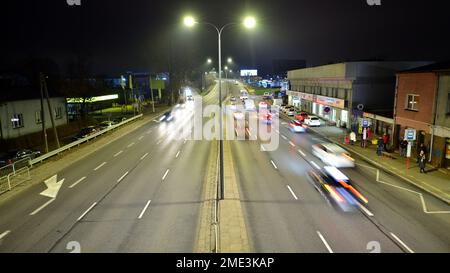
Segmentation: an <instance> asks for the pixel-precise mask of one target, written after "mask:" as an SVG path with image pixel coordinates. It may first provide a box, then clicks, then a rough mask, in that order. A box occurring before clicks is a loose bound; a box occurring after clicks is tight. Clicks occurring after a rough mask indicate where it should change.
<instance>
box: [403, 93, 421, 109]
mask: <svg viewBox="0 0 450 273" xmlns="http://www.w3.org/2000/svg"><path fill="white" fill-rule="evenodd" d="M419 102H420V96H419V95H412V94H408V95H406V109H407V110H412V111H419Z"/></svg>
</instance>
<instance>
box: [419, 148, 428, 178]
mask: <svg viewBox="0 0 450 273" xmlns="http://www.w3.org/2000/svg"><path fill="white" fill-rule="evenodd" d="M425 165H426V156H425V153H424V152H421V153H420V155H419V167H420V172H421V173H427V172H426V171H425Z"/></svg>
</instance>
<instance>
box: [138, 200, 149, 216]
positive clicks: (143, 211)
mask: <svg viewBox="0 0 450 273" xmlns="http://www.w3.org/2000/svg"><path fill="white" fill-rule="evenodd" d="M150 202H152V200H148V202H147V204H146V205H145V207H144V209H143V210H142V211H141V214H139V217H138V219H142V216H144V213H145V211H146V210H147V208H148V206H149V205H150Z"/></svg>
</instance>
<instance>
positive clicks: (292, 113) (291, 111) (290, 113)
mask: <svg viewBox="0 0 450 273" xmlns="http://www.w3.org/2000/svg"><path fill="white" fill-rule="evenodd" d="M296 114H297V111H296V110H295V108H294V107H291V108H288V109H287V110H286V115H288V116H290V117H293V116H295V115H296Z"/></svg>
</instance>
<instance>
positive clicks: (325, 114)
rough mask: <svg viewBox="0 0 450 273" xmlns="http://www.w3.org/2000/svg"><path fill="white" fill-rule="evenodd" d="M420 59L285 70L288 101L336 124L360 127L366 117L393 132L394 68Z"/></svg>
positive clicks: (411, 65) (379, 128)
mask: <svg viewBox="0 0 450 273" xmlns="http://www.w3.org/2000/svg"><path fill="white" fill-rule="evenodd" d="M424 64H428V63H423V62H379V61H367V62H345V63H337V64H330V65H322V66H317V67H310V68H304V69H297V70H292V71H289V72H288V80H289V82H290V90H289V91H288V92H287V95H288V101H289V104H291V105H294V106H297V107H298V108H299V109H300V110H302V111H306V112H309V113H313V114H315V115H318V116H320V117H322V118H323V119H325V120H328V121H329V122H330V123H332V124H336V126H338V127H344V128H348V129H352V130H354V131H360V128H361V123H362V122H361V121H362V120H363V119H364V118H367V119H369V121H370V124H371V125H376V128H375V130H376V131H377V132H378V133H379V134H382V133H387V134H389V135H392V133H393V126H392V123H393V120H392V112H393V110H392V109H393V105H394V96H395V83H396V77H395V75H396V72H397V71H401V70H405V69H410V68H414V67H418V66H421V65H424Z"/></svg>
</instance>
